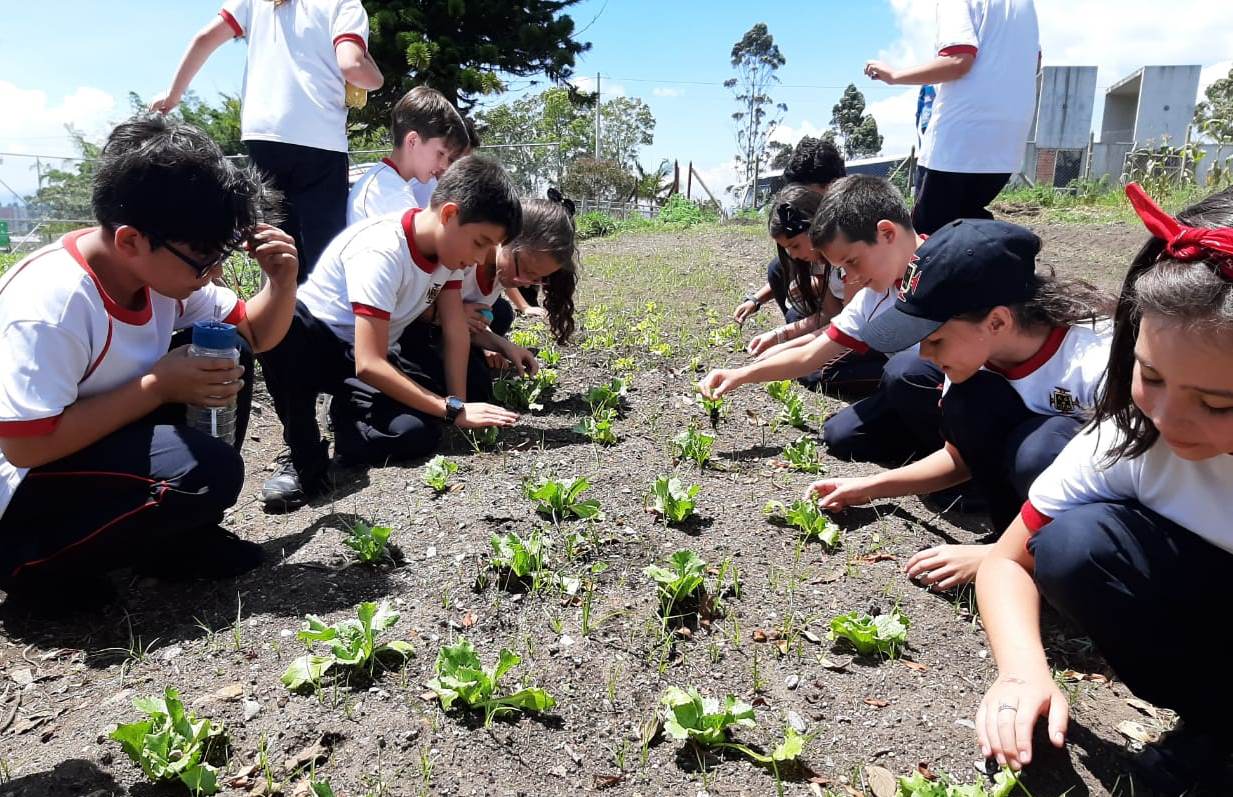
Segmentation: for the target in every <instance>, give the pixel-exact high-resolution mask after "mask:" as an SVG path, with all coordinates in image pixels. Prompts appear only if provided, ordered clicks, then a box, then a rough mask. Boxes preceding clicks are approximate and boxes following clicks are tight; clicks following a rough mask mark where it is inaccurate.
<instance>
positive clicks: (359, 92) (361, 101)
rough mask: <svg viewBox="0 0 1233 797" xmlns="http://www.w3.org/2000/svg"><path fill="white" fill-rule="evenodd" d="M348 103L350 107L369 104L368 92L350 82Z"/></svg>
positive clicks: (361, 106) (360, 106)
mask: <svg viewBox="0 0 1233 797" xmlns="http://www.w3.org/2000/svg"><path fill="white" fill-rule="evenodd" d="M346 104H347V107H348V108H363V107H364V106H365V105H367V104H368V92H367V91H366V90H365V89H361V88H357V87H356V86H352V85H351V84H350V83H348V84H347V99H346Z"/></svg>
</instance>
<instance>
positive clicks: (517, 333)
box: [509, 326, 544, 349]
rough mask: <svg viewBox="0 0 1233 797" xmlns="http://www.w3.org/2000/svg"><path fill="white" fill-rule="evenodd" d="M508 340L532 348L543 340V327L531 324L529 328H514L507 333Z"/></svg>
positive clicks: (516, 344)
mask: <svg viewBox="0 0 1233 797" xmlns="http://www.w3.org/2000/svg"><path fill="white" fill-rule="evenodd" d="M509 341H510V343H513V344H514V345H515V346H521V347H522V348H524V349H534V348H537V347H539V346H540V344H542V343H543V342H544V338H543V327H542V326H533V327H530V328H529V329H515V330H512V331H511V332H510V333H509Z"/></svg>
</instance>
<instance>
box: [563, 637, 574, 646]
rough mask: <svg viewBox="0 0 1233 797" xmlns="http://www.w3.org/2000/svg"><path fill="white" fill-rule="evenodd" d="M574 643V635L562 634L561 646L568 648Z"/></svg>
mask: <svg viewBox="0 0 1233 797" xmlns="http://www.w3.org/2000/svg"><path fill="white" fill-rule="evenodd" d="M572 644H574V639H573V637H571V636H569V635H568V634H562V635H561V647H563V648H567V647H569V646H570V645H572Z"/></svg>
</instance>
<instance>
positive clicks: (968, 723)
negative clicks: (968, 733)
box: [955, 719, 976, 731]
mask: <svg viewBox="0 0 1233 797" xmlns="http://www.w3.org/2000/svg"><path fill="white" fill-rule="evenodd" d="M955 724H956V725H958V726H959V727H961V728H968V729H969V730H973V731H974V730H976V723H975V722H973V721H972V720H970V719H958V720H955Z"/></svg>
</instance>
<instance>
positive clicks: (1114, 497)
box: [1021, 421, 1233, 553]
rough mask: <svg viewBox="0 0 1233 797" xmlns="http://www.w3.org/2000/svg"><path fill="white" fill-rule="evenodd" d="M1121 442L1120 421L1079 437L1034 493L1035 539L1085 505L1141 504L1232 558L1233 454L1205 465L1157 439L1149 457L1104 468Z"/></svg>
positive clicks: (1027, 510)
mask: <svg viewBox="0 0 1233 797" xmlns="http://www.w3.org/2000/svg"><path fill="white" fill-rule="evenodd" d="M1118 440H1120V434H1119V432H1118V430H1117V427H1116V425H1115V424H1114V423H1113V421H1106V422H1104V423H1102V424H1100V425H1099V426H1097V427H1095V428H1088V429H1085V430H1084V431H1083V433H1082V434H1080V435H1078V436H1077V437H1075V438H1074V439H1073V440H1071V441H1070V443H1068V444H1067V446H1066V448H1064V449H1062V453H1061V454H1059V455H1058V457H1057V459H1055V460H1054V461H1053V464H1052V465H1050V466H1049V467H1048V468H1046V469H1045V471H1044V473H1042V474H1040V476H1038V477H1037V479H1036V481H1035V482H1033V483H1032V488H1031V489H1030V490H1029V491H1028V500H1027V503H1025V504H1024V505H1023V511H1022V514H1021V516H1022V518H1023V521H1024V523H1025V524H1027V527H1028V529H1029V530H1030V531H1031V532H1032V533H1033V534H1035V533H1036V532H1038V531H1040V530H1041V529H1042V528H1044V527H1045V526H1046V525H1047V524H1048V523H1049V522H1050V521H1051V520H1052V519H1053V518H1056V517H1058V516H1060V515H1061V514H1062V513H1064V512H1067V511H1068V510H1071V509H1075V508H1077V507H1080V506H1083V505H1084V504H1092V503H1103V502H1115V501H1127V500H1130V501H1138V502H1139V503H1141V504H1143V505H1144V506H1146V507H1147V508H1148V509H1151V510H1152V511H1154V512H1158V513H1159V514H1161V515H1163V516H1165V517H1166V518H1168V519H1169V520H1172V521H1173V522H1174V523H1177V524H1178V525H1179V526H1182V527H1183V528H1185V529H1188V530H1190V531H1192V532H1194V533H1195V534H1197V535H1199V536H1200V537H1202V538H1203V539H1204V540H1206V541H1207V542H1210V543H1211V544H1212V545H1215V546H1216V547H1218V548H1222V549H1223V550H1226V551H1229V552H1230V553H1233V525H1230V523H1229V509H1228V505H1229V492H1230V491H1233V455H1230V454H1221V455H1220V456H1216V457H1212V458H1210V459H1205V460H1201V461H1199V462H1191V461H1189V460H1185V459H1181V458H1179V457H1177V456H1175V455H1174V454H1173V451H1172V450H1171V449H1170V448H1169V444H1168V443H1166V442H1165V441H1164V440H1157V441H1156V443H1155V445H1153V446H1152V447H1151V448H1150V449H1148V450H1147V452H1145V453H1144V454H1143V455H1142V456H1138V457H1135V458H1134V459H1120V460H1118V461H1117V462H1115V463H1113V464H1112V465H1110V466H1108V467H1102V465H1101V464H1100V463H1102V462H1103V461H1104V459H1105V454H1106V452H1108V451H1109V450H1110V449H1111V448H1113V446H1114V445H1115V444H1116V443H1117V441H1118Z"/></svg>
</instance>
